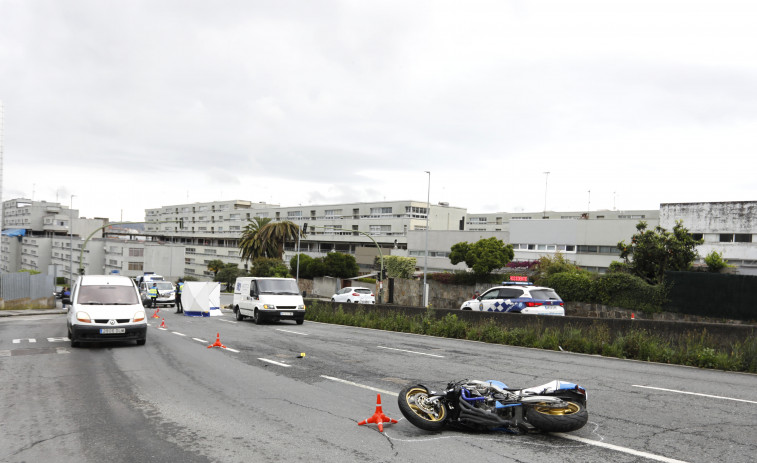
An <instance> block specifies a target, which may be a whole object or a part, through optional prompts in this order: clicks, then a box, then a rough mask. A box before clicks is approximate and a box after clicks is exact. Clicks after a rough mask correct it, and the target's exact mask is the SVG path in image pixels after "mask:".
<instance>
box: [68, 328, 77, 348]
mask: <svg viewBox="0 0 757 463" xmlns="http://www.w3.org/2000/svg"><path fill="white" fill-rule="evenodd" d="M68 339H70V340H71V347H79V341H77V340H76V339H74V335H73V333H71V330H68Z"/></svg>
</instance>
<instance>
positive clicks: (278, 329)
mask: <svg viewBox="0 0 757 463" xmlns="http://www.w3.org/2000/svg"><path fill="white" fill-rule="evenodd" d="M276 331H283V332H284V333H292V334H299V335H302V336H308V333H300V332H299V331H292V330H282V329H281V328H276Z"/></svg>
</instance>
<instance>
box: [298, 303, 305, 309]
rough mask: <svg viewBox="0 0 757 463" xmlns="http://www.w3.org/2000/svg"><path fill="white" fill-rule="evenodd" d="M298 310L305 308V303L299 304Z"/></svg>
mask: <svg viewBox="0 0 757 463" xmlns="http://www.w3.org/2000/svg"><path fill="white" fill-rule="evenodd" d="M297 310H305V304H300V305H298V306H297Z"/></svg>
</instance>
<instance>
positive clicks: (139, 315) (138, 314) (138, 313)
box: [134, 310, 145, 322]
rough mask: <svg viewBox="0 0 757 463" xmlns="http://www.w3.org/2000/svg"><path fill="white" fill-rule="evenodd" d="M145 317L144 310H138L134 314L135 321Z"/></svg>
mask: <svg viewBox="0 0 757 463" xmlns="http://www.w3.org/2000/svg"><path fill="white" fill-rule="evenodd" d="M144 319H145V313H144V312H143V311H141V310H140V311H138V312H137V313H135V314H134V321H135V322H141V321H143V320H144Z"/></svg>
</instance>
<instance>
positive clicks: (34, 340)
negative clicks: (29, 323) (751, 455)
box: [29, 338, 37, 342]
mask: <svg viewBox="0 0 757 463" xmlns="http://www.w3.org/2000/svg"><path fill="white" fill-rule="evenodd" d="M29 342H37V340H36V339H34V338H29Z"/></svg>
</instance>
